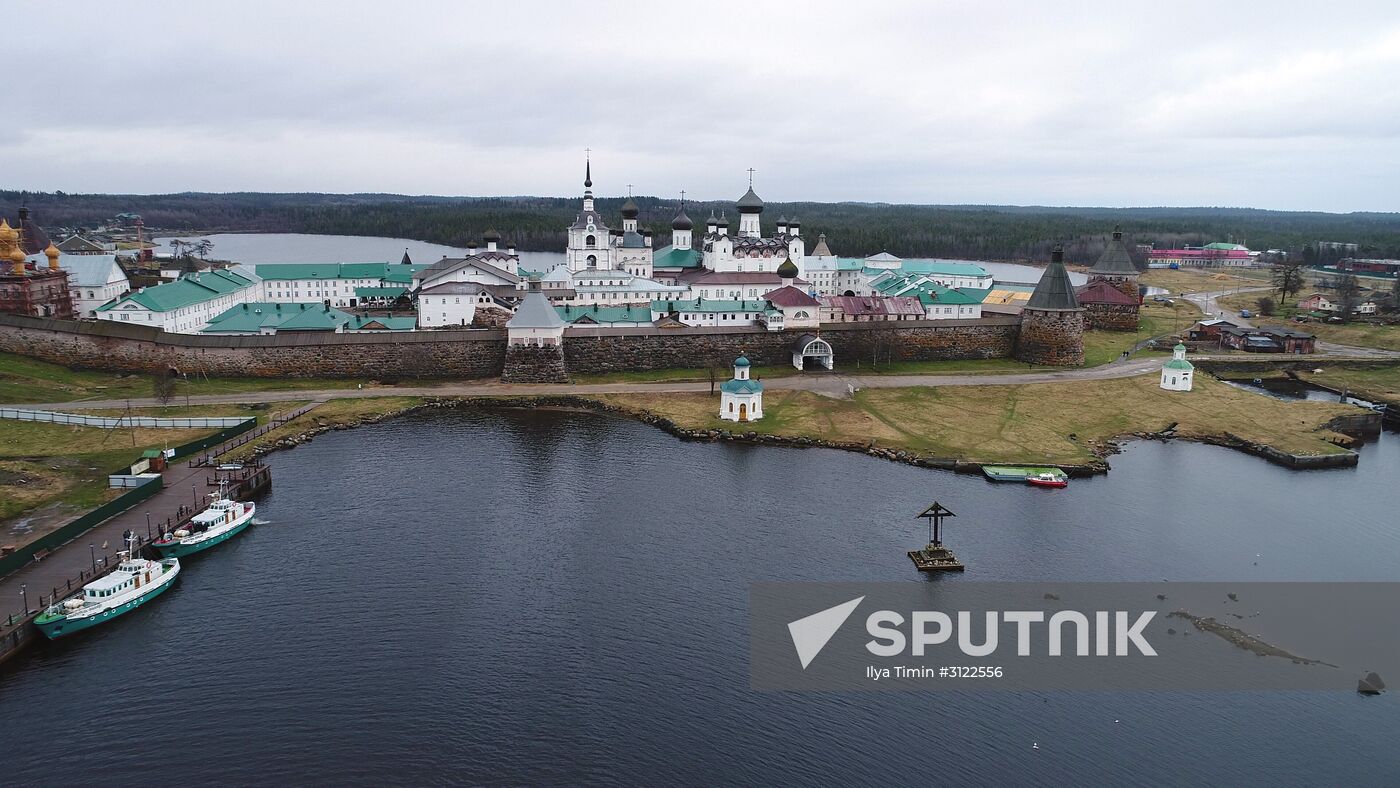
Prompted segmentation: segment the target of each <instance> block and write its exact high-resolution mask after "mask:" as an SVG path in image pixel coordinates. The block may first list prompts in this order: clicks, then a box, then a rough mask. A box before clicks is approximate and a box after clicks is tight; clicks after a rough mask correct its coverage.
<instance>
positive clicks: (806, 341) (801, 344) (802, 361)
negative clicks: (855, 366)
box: [792, 334, 836, 371]
mask: <svg viewBox="0 0 1400 788" xmlns="http://www.w3.org/2000/svg"><path fill="white" fill-rule="evenodd" d="M808 360H811V361H814V362H816V363H817V365H818V366H819V367H821V368H823V369H827V370H830V369H831V367H832V365H833V364H834V363H835V360H836V354H835V353H833V352H832V350H831V344H830V343H829V342H827V341H826V340H825V339H822V338H821V337H819V336H817V335H816V334H803V335H802V336H800V337H798V338H797V341H796V342H793V343H792V365H793V366H794V367H796V368H798V369H799V370H803V371H805V370H806V368H807V361H808Z"/></svg>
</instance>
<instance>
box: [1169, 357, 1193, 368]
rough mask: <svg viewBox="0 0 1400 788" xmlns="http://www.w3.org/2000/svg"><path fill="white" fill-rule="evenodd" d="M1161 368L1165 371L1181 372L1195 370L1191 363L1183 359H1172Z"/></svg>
mask: <svg viewBox="0 0 1400 788" xmlns="http://www.w3.org/2000/svg"><path fill="white" fill-rule="evenodd" d="M1162 366H1163V367H1164V368H1166V369H1182V370H1186V369H1195V368H1196V367H1195V365H1193V364H1192V363H1191V362H1189V361H1187V360H1185V359H1177V358H1174V359H1172V360H1171V361H1168V362H1167V363H1165V364H1163V365H1162Z"/></svg>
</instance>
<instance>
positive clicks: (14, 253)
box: [10, 246, 24, 265]
mask: <svg viewBox="0 0 1400 788" xmlns="http://www.w3.org/2000/svg"><path fill="white" fill-rule="evenodd" d="M10 262H12V263H14V264H16V265H24V250H23V249H21V248H19V247H18V246H16V247H15V248H13V249H11V250H10Z"/></svg>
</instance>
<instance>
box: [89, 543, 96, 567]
mask: <svg viewBox="0 0 1400 788" xmlns="http://www.w3.org/2000/svg"><path fill="white" fill-rule="evenodd" d="M88 555H89V556H90V557H91V558H92V573H93V574H97V545H95V544H93V543H92V542H88Z"/></svg>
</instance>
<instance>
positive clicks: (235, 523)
mask: <svg viewBox="0 0 1400 788" xmlns="http://www.w3.org/2000/svg"><path fill="white" fill-rule="evenodd" d="M209 497H211V498H213V499H214V500H213V502H212V503H210V504H209V508H208V509H205V510H204V511H202V512H200V513H199V514H196V515H195V516H194V517H191V518H190V521H189V522H188V523H186V524H184V525H182V526H181V527H180V528H179V529H177V530H176V531H175V532H174V533H168V534H161V537H160V538H159V539H157V540H155V541H154V542H151V547H153V548H155V550H156V552H158V553H160V554H161V556H162V557H163V558H180V557H182V556H186V555H189V554H190V553H197V552H199V551H200V550H206V549H208V548H210V547H213V546H214V545H216V544H219V543H221V542H225V541H228V540H229V539H232V538H233V537H235V536H237V535H238V534H239V533H241V532H242V531H243V529H244V528H247V527H248V525H249V523H252V522H253V514H254V512H255V511H256V510H257V507H256V506H255V505H254V504H253V503H252V502H245V501H233V500H229V499H228V498H226V497H224V483H222V482H220V483H219V491H218V492H214V493H209Z"/></svg>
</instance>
